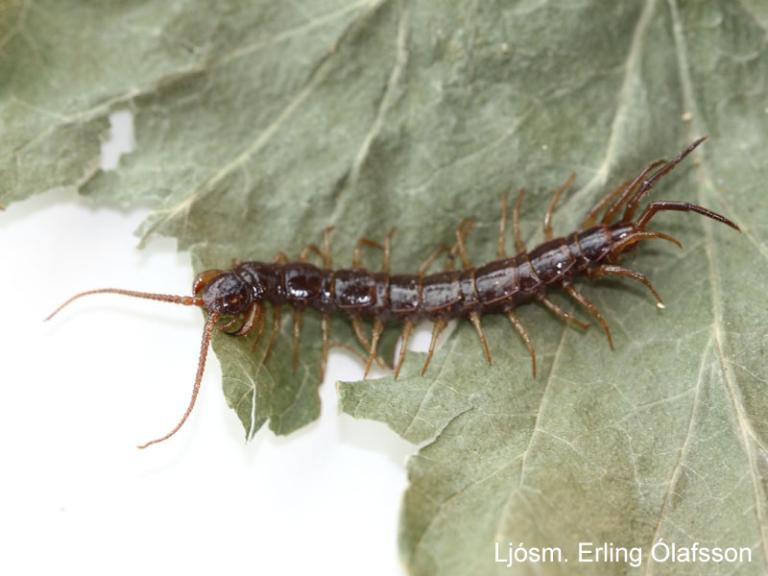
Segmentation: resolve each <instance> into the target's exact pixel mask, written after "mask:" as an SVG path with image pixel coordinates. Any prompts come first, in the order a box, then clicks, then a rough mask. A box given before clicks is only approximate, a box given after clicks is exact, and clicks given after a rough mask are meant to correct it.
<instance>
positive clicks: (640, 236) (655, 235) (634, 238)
mask: <svg viewBox="0 0 768 576" xmlns="http://www.w3.org/2000/svg"><path fill="white" fill-rule="evenodd" d="M656 239H658V240H666V241H667V242H672V244H674V245H675V246H677V247H678V248H682V247H683V245H682V243H681V242H680V241H679V240H678V239H677V238H675V237H674V236H670V235H669V234H665V233H664V232H647V231H645V230H643V231H641V232H633V233H632V234H630V235H629V236H627V237H626V238H624V239H623V240H620V241H619V242H617V243H616V244H614V245H613V248H611V252H610V255H611V256H612V257H615V256H617V255H618V254H620V253H621V251H622V250H626V249H627V248H629V247H630V246H632V245H633V244H637V243H638V242H640V241H641V240H656Z"/></svg>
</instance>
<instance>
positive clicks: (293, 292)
mask: <svg viewBox="0 0 768 576" xmlns="http://www.w3.org/2000/svg"><path fill="white" fill-rule="evenodd" d="M703 141H704V138H701V139H699V140H696V141H695V142H694V143H693V144H691V145H690V146H688V147H687V148H686V149H685V150H683V151H682V152H681V153H680V154H679V155H678V156H677V157H676V158H674V159H673V160H657V161H655V162H652V163H651V164H649V165H648V166H647V167H646V168H645V169H644V170H643V171H642V172H641V173H640V174H639V175H638V176H637V177H635V178H633V179H632V180H629V181H627V182H624V183H623V184H622V185H620V186H619V187H617V188H616V189H614V190H612V191H610V192H609V193H608V194H606V195H605V196H604V197H603V198H601V199H600V201H599V202H598V203H597V204H596V205H595V206H594V207H593V208H592V209H591V210H590V211H589V212H587V215H586V217H585V219H584V221H583V223H582V225H581V227H580V228H579V230H577V231H576V232H573V233H571V234H569V235H568V236H565V237H560V238H554V237H553V236H554V235H553V232H552V213H553V211H554V210H555V207H556V206H557V204H558V202H559V200H560V198H561V196H562V194H563V193H564V192H565V191H566V190H567V189H568V188H569V187H570V186H571V184H572V183H573V180H574V176H573V175H571V176H570V177H569V178H568V180H567V181H566V182H565V184H563V186H561V187H560V188H559V189H558V190H557V191H556V192H555V194H554V195H553V197H552V199H551V201H550V202H549V205H548V206H547V210H546V213H545V215H544V238H545V242H544V243H543V244H540V245H539V246H537V247H536V248H534V249H533V250H531V251H527V250H526V247H525V244H524V243H523V241H522V239H521V235H520V227H519V224H518V221H519V214H520V205H521V203H522V200H523V190H520V192H519V194H518V196H517V201H516V202H515V204H514V207H513V210H512V230H513V237H514V242H515V249H516V250H517V254H516V255H515V256H512V257H507V255H506V250H505V229H506V225H507V201H506V198H503V199H502V210H501V224H500V230H499V240H498V248H497V253H498V258H499V259H498V260H495V261H493V262H490V263H489V264H485V265H483V266H479V267H474V266H473V265H472V263H471V261H470V259H469V257H468V256H467V251H466V248H465V244H464V242H465V238H466V236H467V234H468V233H469V231H470V229H471V226H472V222H471V221H470V220H465V221H463V222H462V223H461V224H460V225H459V226H458V228H457V229H456V243H455V245H454V246H452V247H448V246H443V247H440V248H438V249H437V250H435V251H434V252H433V253H432V254H431V255H430V257H429V258H428V259H427V260H426V261H425V262H424V264H423V265H422V266H421V267H420V269H419V271H418V272H417V273H416V274H397V275H396V274H390V271H389V267H390V244H391V239H392V235H393V234H394V229H393V230H392V231H390V233H389V234H387V236H386V238H385V240H384V243H383V244H379V243H377V242H374V241H372V240H369V239H361V240H359V241H358V243H357V246H356V248H355V252H354V256H353V262H352V268H350V269H343V270H334V269H333V267H332V261H331V251H330V232H331V230H330V229H327V230H326V231H325V234H324V241H323V247H322V248H319V247H318V246H316V245H314V244H313V245H310V246H308V247H307V248H306V249H305V250H304V251H303V252H302V254H301V257H300V258H299V260H298V261H296V262H289V261H288V259H287V258H286V257H285V255H283V254H279V255H278V257H277V258H276V259H275V261H274V262H272V263H265V262H242V263H238V264H236V265H235V266H234V267H233V268H232V269H230V270H226V271H224V270H208V271H206V272H202V273H201V274H199V275H198V277H197V279H196V280H195V283H194V285H193V288H192V292H193V295H192V296H175V295H168V294H153V293H147V292H136V291H132V290H123V289H119V288H102V289H98V290H89V291H87V292H81V293H79V294H76V295H75V296H73V297H72V298H70V299H69V300H67V301H66V302H65V303H64V304H62V305H61V306H60V307H59V308H58V309H56V310H55V311H54V312H53V314H51V315H50V316H49V317H48V318H49V319H50V318H51V317H53V316H54V315H55V314H56V313H58V312H59V311H60V310H61V309H62V308H64V306H66V305H67V304H69V303H70V302H72V301H73V300H75V299H77V298H81V297H83V296H87V295H91V294H99V293H114V294H122V295H125V296H133V297H137V298H146V299H150V300H159V301H163V302H173V303H177V304H185V305H188V306H199V307H201V308H203V309H204V310H205V311H207V312H208V320H207V322H206V324H205V329H204V332H203V339H202V344H201V350H200V357H199V362H198V369H197V375H196V377H195V383H194V387H193V391H192V397H191V399H190V402H189V405H188V406H187V409H186V411H185V413H184V415H183V416H182V418H181V420H180V421H179V423H178V424H177V425H176V426H175V427H174V428H173V429H172V430H171V431H170V432H169V433H168V434H166V435H164V436H162V437H160V438H157V439H155V440H152V441H150V442H147V443H146V444H143V445H142V446H140V448H145V447H147V446H149V445H151V444H155V443H158V442H162V441H163V440H166V439H168V438H170V437H171V436H173V435H174V434H175V433H176V432H177V431H178V430H179V429H180V428H181V427H182V426H183V424H184V422H185V421H186V420H187V418H188V416H189V414H190V413H191V411H192V408H193V407H194V404H195V400H196V398H197V393H198V390H199V387H200V382H201V379H202V376H203V371H204V368H205V359H206V355H207V351H208V345H209V343H210V339H211V335H212V333H213V330H214V328H215V327H217V326H219V322H220V321H222V320H224V322H223V323H222V324H221V325H220V326H219V328H220V329H221V330H222V331H224V332H226V333H227V334H231V335H233V336H247V335H249V334H251V333H252V332H256V334H257V338H256V339H257V341H258V339H259V338H260V337H261V335H262V333H263V330H264V318H265V315H266V305H267V304H269V305H270V306H271V309H272V330H271V334H270V337H269V341H268V343H267V346H266V351H265V361H266V360H267V359H268V357H269V354H270V352H271V350H272V348H273V346H274V344H275V341H276V338H277V336H278V334H279V333H280V324H281V320H280V319H281V308H282V307H283V306H285V305H287V306H290V307H292V308H293V362H294V367H295V366H296V365H297V363H298V357H299V356H298V354H299V336H300V332H301V324H302V317H303V316H302V315H303V313H304V310H305V309H306V308H313V309H315V310H317V311H318V312H320V314H321V315H322V322H321V327H322V339H323V355H322V365H321V375H322V372H323V371H324V369H325V364H326V361H327V357H328V351H329V348H330V317H331V315H332V314H344V315H346V316H348V317H349V318H350V319H351V321H352V325H353V328H354V331H355V334H356V336H357V338H358V340H359V341H360V342H361V344H362V345H363V347H364V348H365V350H366V353H367V355H368V356H367V362H366V367H365V374H366V376H367V374H368V371H369V369H370V368H371V365H372V364H373V362H381V361H380V359H379V358H378V356H377V352H376V350H377V346H378V342H379V337H380V336H381V333H382V331H383V330H384V324H385V322H387V321H397V322H400V323H402V326H403V328H402V342H401V346H400V352H399V355H398V358H397V361H396V363H395V367H394V375H395V378H397V377H398V375H399V373H400V369H401V368H402V365H403V361H404V359H405V353H406V349H407V344H408V340H409V338H410V336H411V333H412V331H413V328H414V325H415V323H416V322H417V321H418V320H420V319H423V318H426V319H429V320H432V321H433V323H434V324H433V329H432V339H431V342H430V346H429V352H428V353H427V357H426V360H425V362H424V366H423V368H422V374H424V373H425V372H426V370H427V367H428V366H429V363H430V361H431V359H432V355H433V353H434V350H435V344H436V342H437V339H438V337H439V335H440V333H441V332H442V330H443V329H444V328H445V326H446V324H447V322H448V321H449V320H450V319H452V318H466V319H468V320H469V321H470V322H472V324H473V325H474V327H475V330H476V331H477V334H478V337H479V339H480V342H481V344H482V349H483V352H484V354H485V357H486V359H487V361H488V362H489V363H490V362H491V353H490V350H489V348H488V342H487V340H486V337H485V334H484V332H483V329H482V326H481V320H480V319H481V316H482V315H484V314H505V315H506V316H507V318H509V320H510V322H511V323H512V326H513V327H514V329H515V330H516V331H517V333H518V334H519V335H520V337H521V338H522V340H523V342H524V343H525V346H526V347H527V348H528V352H529V353H530V356H531V365H532V371H533V376H534V378H535V376H536V353H535V351H534V348H533V344H532V342H531V338H530V336H529V335H528V332H527V331H526V329H525V327H524V326H523V325H522V323H521V322H520V320H519V319H518V318H517V316H516V315H515V313H514V310H515V308H517V307H518V306H521V305H523V304H527V303H529V302H538V303H540V304H542V305H544V306H545V307H546V308H547V309H549V310H550V311H552V312H553V313H554V314H555V315H556V316H559V317H560V318H562V319H563V320H565V321H566V322H568V323H571V324H574V325H577V326H580V327H582V328H586V327H587V326H588V325H587V324H585V323H583V322H581V321H580V320H578V319H577V318H575V317H573V316H572V315H571V314H570V313H568V312H566V311H565V310H563V309H562V308H560V307H559V306H558V305H557V304H555V303H554V302H552V301H551V300H550V299H549V297H548V292H549V291H550V290H552V289H555V288H558V289H561V290H563V291H564V292H565V293H566V294H568V295H569V296H570V297H571V298H573V299H574V300H575V301H576V302H577V303H578V304H580V305H581V306H582V307H584V309H585V310H586V311H587V312H588V313H589V314H590V315H592V316H593V317H594V318H595V320H596V321H597V322H598V324H599V325H600V326H601V327H602V329H603V330H604V331H605V333H606V335H607V337H608V343H609V345H610V346H611V348H613V340H612V338H611V332H610V329H609V328H608V323H607V322H606V320H605V318H604V317H603V315H602V314H601V313H600V311H599V310H598V309H597V307H596V306H595V305H594V304H593V303H592V302H590V301H589V300H588V299H587V298H586V297H585V296H584V295H583V294H581V293H580V292H578V291H577V290H576V289H575V288H574V286H573V280H574V279H575V278H577V277H579V276H585V277H587V278H590V279H598V278H603V277H606V276H622V277H626V278H631V279H633V280H636V281H638V282H640V283H642V284H643V285H644V286H645V287H646V288H648V289H649V290H650V291H651V293H652V294H653V296H654V298H655V299H656V302H657V305H658V306H660V307H663V304H662V300H661V297H660V296H659V294H658V292H657V291H656V289H655V288H654V287H653V284H651V281H650V280H649V279H648V278H646V277H645V276H644V275H643V274H641V273H640V272H636V271H634V270H629V269H627V268H624V267H622V266H619V265H618V262H619V260H620V259H621V257H622V256H623V255H624V254H625V253H626V252H628V251H630V250H631V249H633V248H634V247H635V246H636V245H637V243H638V242H640V241H643V240H652V239H662V240H667V241H670V242H673V243H674V244H676V245H678V246H680V243H679V242H678V241H677V240H676V239H675V238H673V237H671V236H669V235H667V234H664V233H663V232H658V231H650V230H648V229H647V227H648V224H649V223H650V221H651V220H652V219H653V217H654V216H655V215H656V214H657V213H658V212H663V211H667V210H674V211H680V212H696V213H698V214H701V215H703V216H707V217H708V218H711V219H713V220H716V221H718V222H722V223H724V224H727V225H728V226H730V227H731V228H734V229H736V230H739V227H738V226H737V225H736V224H734V223H733V222H732V221H731V220H729V219H728V218H726V217H724V216H722V215H720V214H717V213H715V212H712V211H711V210H708V209H706V208H703V207H701V206H698V205H695V204H689V203H686V202H673V201H658V202H651V203H650V204H648V205H647V206H646V207H645V209H644V210H643V212H642V213H641V214H640V216H639V217H637V218H636V219H635V213H636V212H637V210H638V207H639V204H640V201H641V200H642V199H643V197H644V196H645V195H646V194H647V193H648V192H650V191H651V189H653V187H654V186H655V185H656V184H657V183H658V181H659V180H660V179H661V178H662V177H663V176H665V175H666V174H668V173H669V172H670V171H671V170H672V169H673V168H674V167H675V166H677V165H678V164H679V163H680V162H681V161H682V160H683V159H684V158H685V157H686V156H688V154H690V153H691V152H692V151H693V150H694V149H695V148H696V147H697V146H699V144H701V143H702V142H703ZM620 213H621V216H620V217H619V214H620ZM601 214H602V217H601ZM364 246H372V247H376V248H380V249H381V250H383V253H384V264H383V268H382V271H381V272H369V271H368V270H366V269H364V268H363V267H362V258H361V253H362V248H363V247H364ZM446 253H447V254H450V255H453V256H457V257H458V258H459V259H460V261H461V264H462V269H461V270H454V269H448V270H446V271H444V272H440V273H435V274H428V273H427V272H428V270H429V268H430V267H431V265H432V264H433V263H434V261H435V260H436V259H437V258H439V257H440V256H441V255H442V254H446ZM311 254H315V255H317V256H319V257H320V259H321V260H322V267H317V266H315V265H313V264H311V263H309V262H308V261H307V260H308V258H309V256H310V255H311ZM362 318H369V319H372V320H373V331H372V334H371V338H370V339H368V338H367V337H366V335H365V334H364V331H363V328H362V324H361V319H362Z"/></svg>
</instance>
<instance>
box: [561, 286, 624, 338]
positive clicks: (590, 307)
mask: <svg viewBox="0 0 768 576" xmlns="http://www.w3.org/2000/svg"><path fill="white" fill-rule="evenodd" d="M563 290H565V293H566V294H568V296H570V297H571V298H573V299H574V300H575V301H576V302H578V303H579V304H581V305H582V306H583V307H584V308H586V310H587V312H589V313H590V314H591V315H592V316H594V318H595V320H597V323H598V324H600V327H601V328H602V329H603V332H605V335H606V336H608V346H610V347H611V350H613V337H612V336H611V329H610V328H609V327H608V322H607V321H606V319H605V316H603V314H602V312H600V310H599V309H598V307H597V306H595V305H594V304H593V303H592V302H591V301H590V300H588V299H587V297H586V296H584V294H582V293H581V292H579V291H578V290H576V288H574V287H573V285H571V284H566V285H565V286H563Z"/></svg>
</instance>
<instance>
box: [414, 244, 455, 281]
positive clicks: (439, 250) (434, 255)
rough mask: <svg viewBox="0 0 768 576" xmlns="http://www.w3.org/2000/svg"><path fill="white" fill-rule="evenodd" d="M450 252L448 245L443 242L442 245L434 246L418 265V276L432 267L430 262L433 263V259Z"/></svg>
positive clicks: (421, 275)
mask: <svg viewBox="0 0 768 576" xmlns="http://www.w3.org/2000/svg"><path fill="white" fill-rule="evenodd" d="M450 252H451V248H450V246H447V245H445V244H443V245H442V246H438V247H437V248H435V249H434V250H433V251H432V252H431V253H430V255H429V256H427V259H426V260H424V262H422V264H421V266H419V277H423V276H424V275H425V274H426V273H427V272H428V271H429V269H430V268H431V267H432V264H434V263H435V260H437V259H438V258H440V256H442V255H443V254H449V253H450Z"/></svg>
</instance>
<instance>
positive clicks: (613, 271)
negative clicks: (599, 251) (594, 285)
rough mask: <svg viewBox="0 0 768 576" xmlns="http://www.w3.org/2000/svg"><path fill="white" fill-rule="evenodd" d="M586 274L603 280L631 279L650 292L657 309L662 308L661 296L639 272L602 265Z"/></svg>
mask: <svg viewBox="0 0 768 576" xmlns="http://www.w3.org/2000/svg"><path fill="white" fill-rule="evenodd" d="M588 274H589V276H590V278H604V277H605V276H623V277H624V278H632V279H633V280H636V281H638V282H640V283H641V284H642V285H643V286H645V287H646V288H648V290H650V291H651V293H652V294H653V297H654V298H656V306H658V307H659V308H664V302H663V301H662V300H661V295H660V294H659V293H658V292H657V291H656V288H654V286H653V284H652V283H651V281H650V280H649V279H648V278H647V277H646V276H645V275H643V274H641V273H640V272H635V271H634V270H630V269H628V268H624V267H622V266H614V265H611V264H604V265H602V266H598V267H597V268H594V269H592V270H590V271H589V272H588Z"/></svg>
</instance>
